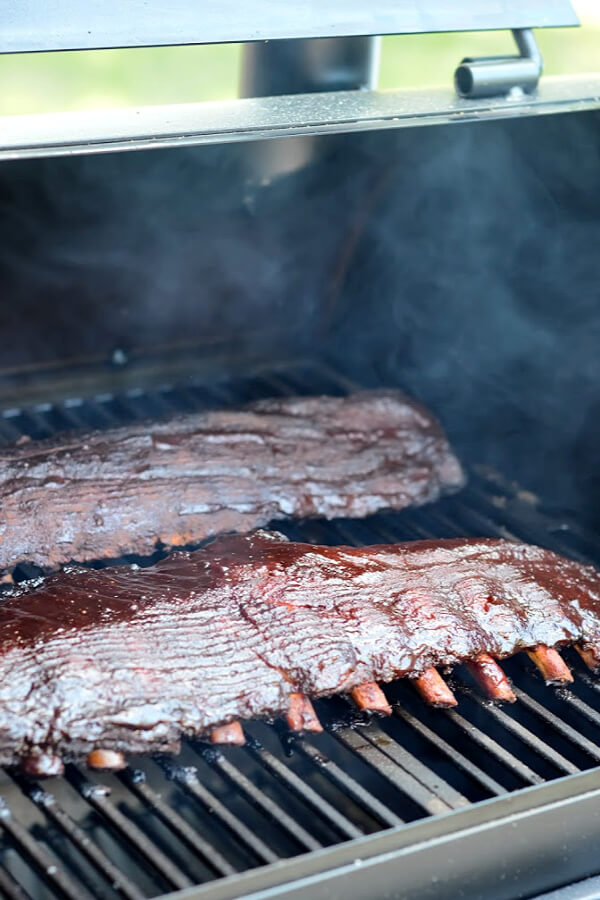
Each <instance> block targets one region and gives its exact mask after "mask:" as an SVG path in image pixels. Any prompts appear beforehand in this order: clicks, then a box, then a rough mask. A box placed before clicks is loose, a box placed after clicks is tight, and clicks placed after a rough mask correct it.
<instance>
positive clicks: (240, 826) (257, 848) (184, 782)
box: [161, 760, 279, 863]
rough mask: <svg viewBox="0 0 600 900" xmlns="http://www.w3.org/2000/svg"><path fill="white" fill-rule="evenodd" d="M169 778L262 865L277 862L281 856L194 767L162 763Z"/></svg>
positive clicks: (167, 762) (168, 762)
mask: <svg viewBox="0 0 600 900" xmlns="http://www.w3.org/2000/svg"><path fill="white" fill-rule="evenodd" d="M161 764H162V765H163V766H164V768H165V772H166V774H167V777H169V778H171V779H173V781H175V782H176V783H177V784H178V785H179V786H180V787H181V788H182V789H183V790H184V791H185V792H186V793H188V794H190V795H191V796H192V797H193V798H194V799H195V800H198V801H199V802H200V803H201V804H202V805H203V806H204V807H205V809H207V810H208V811H209V812H210V813H211V814H212V815H214V816H215V818H217V819H219V820H220V822H221V823H222V824H223V825H224V826H225V827H226V828H227V829H228V830H229V831H230V832H231V834H232V835H233V836H234V837H235V838H236V839H237V840H239V841H241V842H242V844H245V845H246V847H248V848H249V849H250V850H251V851H252V853H253V854H254V855H255V857H256V859H257V860H258V861H259V862H261V863H273V862H277V860H278V859H279V856H278V855H277V853H275V852H274V851H273V850H271V848H270V847H268V846H267V845H266V844H265V842H264V841H262V840H261V839H260V838H259V837H257V835H256V834H254V833H253V831H252V830H251V829H250V828H249V827H248V826H247V825H245V824H244V822H242V821H241V819H239V818H238V817H237V816H236V815H234V814H233V813H232V812H231V811H230V810H229V809H228V808H227V807H226V806H225V805H224V804H223V803H222V802H221V801H220V800H219V799H218V798H217V797H216V796H215V795H214V794H213V793H212V792H211V791H210V790H209V789H208V788H207V787H205V785H203V784H202V782H201V781H200V780H199V778H198V774H197V771H196V769H195V768H194V767H193V766H185V767H184V766H177V765H173V764H172V763H171V762H170V761H168V760H167V761H161Z"/></svg>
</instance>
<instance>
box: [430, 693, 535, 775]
mask: <svg viewBox="0 0 600 900" xmlns="http://www.w3.org/2000/svg"><path fill="white" fill-rule="evenodd" d="M444 713H445V715H446V716H447V717H448V718H449V719H451V720H452V721H453V722H454V723H455V724H456V725H458V726H459V728H461V729H462V731H464V733H465V734H466V736H467V737H468V738H470V739H471V740H472V741H474V742H475V743H476V744H479V746H480V747H482V748H483V750H486V751H487V752H488V753H489V754H490V755H491V756H493V757H495V759H496V760H497V761H498V762H499V763H501V764H502V765H503V766H505V767H506V768H507V769H509V770H511V771H512V772H514V773H515V775H517V776H518V777H519V778H520V779H521V780H522V781H523V782H524V783H525V784H542V783H543V781H544V779H543V778H542V777H541V775H538V774H537V773H536V772H534V771H533V769H530V768H529V766H527V765H526V764H525V763H523V762H521V760H520V759H517V757H516V756H515V755H514V754H513V753H511V752H510V751H509V750H506V749H505V748H504V747H502V746H501V745H500V744H499V743H498V741H496V740H494V738H492V737H490V736H489V734H486V733H485V732H484V731H482V730H481V728H478V727H477V726H476V725H473V723H472V722H469V720H468V719H465V717H464V716H462V715H461V714H460V713H458V712H456V710H455V709H446V710H444Z"/></svg>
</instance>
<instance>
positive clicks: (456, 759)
mask: <svg viewBox="0 0 600 900" xmlns="http://www.w3.org/2000/svg"><path fill="white" fill-rule="evenodd" d="M392 710H393V713H394V715H395V716H397V717H398V718H400V719H402V720H403V721H404V722H406V723H407V724H408V725H410V726H411V728H414V730H415V731H417V732H418V733H419V734H420V735H422V736H423V737H424V738H426V739H427V740H428V741H429V743H430V744H433V746H434V747H436V748H437V749H438V750H441V752H442V753H443V754H444V755H445V756H447V757H448V759H450V760H452V763H453V764H454V765H455V766H458V767H459V768H461V769H462V770H463V771H464V772H465V773H466V774H467V775H469V776H471V778H473V779H474V780H475V781H477V782H479V784H480V785H481V786H482V787H483V788H484V789H485V790H487V791H489V793H490V794H492V795H495V796H497V797H500V796H501V795H502V794H505V793H506V788H504V787H502V785H501V784H499V783H498V782H497V781H496V780H495V779H494V778H490V776H489V775H488V774H487V773H486V772H484V771H483V769H481V768H480V767H479V766H477V765H475V763H473V762H471V760H470V759H467V757H466V756H463V754H462V753H460V752H459V751H458V750H457V749H456V747H453V746H452V745H451V744H449V743H448V742H447V741H445V740H444V739H443V738H442V737H440V736H439V735H438V734H436V732H435V731H433V730H432V729H431V728H429V727H428V726H427V725H425V724H424V723H423V722H421V720H420V719H418V718H417V717H416V716H414V715H412V714H411V713H409V712H408V711H407V710H405V709H403V708H402V706H400V704H399V703H394V704H393V706H392Z"/></svg>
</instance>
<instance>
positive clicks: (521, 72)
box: [454, 28, 543, 97]
mask: <svg viewBox="0 0 600 900" xmlns="http://www.w3.org/2000/svg"><path fill="white" fill-rule="evenodd" d="M512 35H513V37H514V39H515V43H516V45H517V48H518V50H519V55H518V56H485V57H479V58H472V57H465V59H463V60H462V61H461V64H460V65H459V67H458V68H457V70H456V72H455V73H454V84H455V87H456V92H457V94H458V95H459V97H497V96H500V95H503V94H510V93H511V91H514V90H515V89H516V90H520V91H522V92H524V93H526V94H531V93H533V91H535V89H536V88H537V86H538V82H539V80H540V75H541V74H542V65H543V60H542V54H541V53H540V50H539V47H538V45H537V42H536V39H535V37H534V35H533V32H532V31H531V29H530V28H515V29H513V31H512Z"/></svg>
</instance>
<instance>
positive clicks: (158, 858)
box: [66, 766, 193, 890]
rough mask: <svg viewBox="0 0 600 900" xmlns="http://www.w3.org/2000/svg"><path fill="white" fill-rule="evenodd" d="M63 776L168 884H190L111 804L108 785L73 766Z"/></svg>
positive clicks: (163, 854)
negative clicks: (93, 779) (88, 776)
mask: <svg viewBox="0 0 600 900" xmlns="http://www.w3.org/2000/svg"><path fill="white" fill-rule="evenodd" d="M66 775H67V778H68V780H69V781H70V782H71V784H72V785H73V786H74V787H75V788H76V789H77V790H78V791H79V792H80V793H81V795H82V796H83V797H84V798H85V799H86V800H87V801H88V803H89V804H90V805H91V806H93V807H94V809H95V810H96V812H98V813H100V815H101V816H103V817H104V818H105V819H106V820H107V822H108V823H109V824H110V825H111V826H112V827H113V828H114V829H115V831H117V832H118V834H119V835H121V836H122V837H123V838H125V839H126V840H127V841H128V842H129V843H130V844H131V846H132V847H134V848H135V850H136V851H137V852H138V853H139V854H140V855H141V856H143V857H144V859H145V860H146V862H147V863H149V864H150V865H151V866H152V868H154V869H155V870H156V871H157V872H158V873H159V875H161V876H162V877H163V878H164V879H165V880H166V881H167V882H168V883H170V884H171V885H172V886H173V887H175V888H178V889H180V890H182V889H183V888H186V887H191V886H192V884H193V882H192V881H191V879H190V878H188V877H187V875H185V873H184V872H182V871H181V870H180V869H179V868H178V867H177V866H176V865H175V864H174V863H173V862H172V861H171V860H170V859H169V858H168V857H167V856H166V854H165V853H163V851H162V850H161V849H160V848H159V847H157V845H156V844H155V843H154V842H153V841H151V840H150V838H148V837H147V836H146V834H144V832H143V831H141V829H140V828H138V826H137V825H136V824H135V823H134V822H132V821H131V819H129V818H128V817H127V816H125V815H124V814H123V813H122V812H121V810H120V809H118V808H117V806H116V805H115V804H113V803H112V801H111V799H110V793H111V792H110V788H107V787H106V786H105V785H103V784H95V783H93V782H91V781H89V780H88V779H87V778H86V777H85V776H84V775H82V773H81V772H79V770H78V769H77V768H76V767H74V766H68V767H67V771H66Z"/></svg>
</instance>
